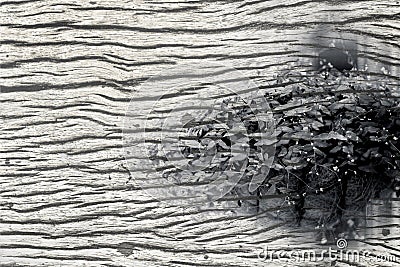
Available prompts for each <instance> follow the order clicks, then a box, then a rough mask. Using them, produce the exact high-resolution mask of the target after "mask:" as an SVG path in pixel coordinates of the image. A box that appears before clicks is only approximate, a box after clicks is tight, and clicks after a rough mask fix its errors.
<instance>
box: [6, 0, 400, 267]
mask: <svg viewBox="0 0 400 267" xmlns="http://www.w3.org/2000/svg"><path fill="white" fill-rule="evenodd" d="M399 16H400V4H399V3H397V2H396V1H323V0H321V1H300V0H294V1H292V0H291V1H276V0H271V1H259V0H255V1H237V0H232V1H222V0H221V1H218V0H216V1H209V0H204V1H197V0H194V1H184V0H181V1H102V0H100V1H80V0H75V1H67V2H66V1H62V0H61V1H55V0H54V1H51V0H42V1H39V0H30V1H25V0H15V1H14V0H12V1H11V0H6V1H0V69H1V71H0V91H1V93H0V103H1V111H0V115H1V116H0V119H1V123H0V133H1V135H0V139H1V140H0V142H1V145H0V147H1V149H0V184H1V188H0V266H163V267H164V266H266V265H271V266H274V265H276V266H282V263H279V262H277V263H274V262H273V263H265V262H263V261H261V260H260V259H258V258H257V253H258V252H259V251H260V249H262V248H265V246H269V247H276V248H281V249H285V250H296V249H310V248H316V249H321V246H320V245H318V244H316V242H315V239H314V237H313V231H312V230H310V229H308V230H307V229H302V228H296V227H290V226H288V225H287V224H286V223H284V222H282V221H280V220H279V219H276V218H272V217H271V216H270V215H268V214H267V213H265V214H259V215H257V216H256V215H255V214H254V215H253V216H251V215H249V213H246V212H241V211H240V209H244V208H243V207H242V208H239V207H237V206H236V205H234V204H235V201H233V203H230V204H232V205H231V206H229V205H228V206H224V207H223V208H222V209H219V210H217V209H213V208H207V209H203V210H196V209H189V208H179V207H168V206H165V205H164V204H161V203H159V202H158V201H156V200H154V199H153V198H152V197H150V196H148V195H146V194H145V193H144V192H143V191H142V190H141V188H140V187H138V186H137V185H135V183H134V181H132V180H130V179H129V177H130V175H129V173H128V172H127V170H126V167H125V166H124V160H123V152H122V148H121V147H122V140H121V135H122V130H121V129H122V121H123V117H124V115H125V111H126V107H127V105H128V103H129V101H130V100H131V98H133V99H135V98H136V99H138V98H139V97H144V96H146V95H148V93H147V92H140V91H137V86H138V85H139V84H140V83H142V82H144V81H145V80H146V79H148V78H149V77H152V76H153V75H156V74H157V73H158V72H160V71H162V70H163V69H166V68H170V67H172V66H174V65H177V64H182V63H199V64H201V62H205V61H209V60H214V61H217V62H219V63H220V64H227V65H228V64H229V65H230V66H234V67H235V68H236V69H238V70H240V71H242V72H243V73H245V74H246V75H247V76H248V77H250V78H251V79H252V80H253V81H255V82H256V83H257V85H258V86H259V87H268V86H270V84H271V83H272V81H273V80H274V75H275V74H276V73H277V72H278V71H279V70H280V69H281V67H282V66H284V65H287V64H290V63H291V62H296V61H297V59H298V58H307V57H312V56H313V53H312V51H313V48H314V47H315V46H316V44H315V42H313V39H312V36H313V32H314V31H315V29H316V28H317V27H319V26H321V25H324V26H326V27H328V28H330V29H333V30H335V31H340V32H346V33H349V34H351V35H352V36H353V37H354V38H356V39H357V41H358V45H359V49H360V55H359V62H360V63H361V64H366V63H368V65H369V66H370V69H371V70H376V71H379V70H380V67H381V66H382V65H384V66H386V67H387V68H388V69H389V70H390V71H391V75H392V76H393V77H394V78H397V77H398V75H399V73H398V71H397V69H398V66H399V64H400V52H399V51H400V47H399V38H400V23H399ZM179 97H180V96H179V95H177V96H176V98H177V100H179ZM138 108H142V107H141V106H140V102H139V103H138ZM391 203H392V204H391V205H392V206H391V208H390V209H387V208H386V207H387V205H383V204H382V202H380V201H375V202H372V203H371V204H370V206H369V207H368V209H369V210H368V212H369V214H374V215H375V217H371V218H370V221H368V223H367V226H368V227H367V229H366V233H365V234H366V240H365V241H360V242H358V246H359V247H362V248H368V249H369V250H370V251H371V253H374V254H379V253H389V254H391V255H397V257H399V260H400V248H399V241H398V239H399V238H400V235H399V233H400V231H399V222H400V221H399V204H398V203H399V202H398V200H397V199H393V201H392V202H391ZM243 214H246V215H243ZM383 230H389V231H390V235H387V236H384V235H382V231H383ZM385 233H386V232H385ZM396 264H397V265H398V264H399V263H388V266H397V265H396ZM283 265H284V264H283ZM382 265H383V264H382V263H378V264H372V263H371V264H370V266H382ZM287 266H331V265H330V263H329V262H328V263H321V262H317V263H312V262H311V263H309V262H307V263H288V264H287ZM336 266H363V265H361V264H360V263H353V262H346V261H344V260H343V261H339V262H338V263H337V265H336Z"/></svg>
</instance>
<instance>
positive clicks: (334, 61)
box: [318, 48, 354, 72]
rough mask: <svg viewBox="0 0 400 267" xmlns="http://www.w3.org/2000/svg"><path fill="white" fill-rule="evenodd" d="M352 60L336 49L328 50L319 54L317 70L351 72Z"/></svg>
mask: <svg viewBox="0 0 400 267" xmlns="http://www.w3.org/2000/svg"><path fill="white" fill-rule="evenodd" d="M353 61H354V60H353V59H352V58H351V56H350V55H349V54H347V53H345V52H344V51H342V50H340V49H337V48H329V49H326V50H324V51H322V52H321V53H320V54H319V62H318V69H320V70H330V69H331V68H335V69H337V70H338V71H341V72H343V71H344V70H351V69H352V68H353V67H354V66H353V64H351V62H353Z"/></svg>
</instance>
